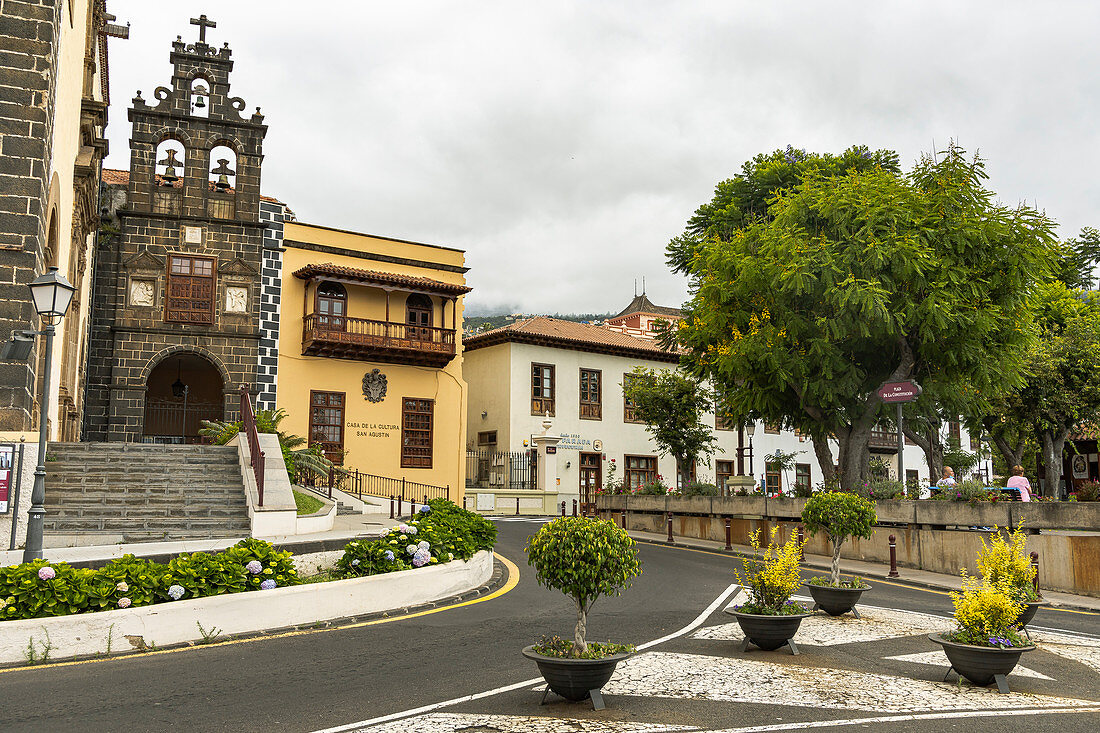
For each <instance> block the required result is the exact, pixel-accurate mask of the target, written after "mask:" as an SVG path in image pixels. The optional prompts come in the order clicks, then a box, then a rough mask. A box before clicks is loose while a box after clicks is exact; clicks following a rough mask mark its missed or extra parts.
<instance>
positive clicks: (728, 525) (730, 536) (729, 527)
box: [726, 517, 733, 552]
mask: <svg viewBox="0 0 1100 733" xmlns="http://www.w3.org/2000/svg"><path fill="white" fill-rule="evenodd" d="M732 526H733V520H732V519H730V518H729V517H726V552H729V551H730V550H732V549H733V529H732Z"/></svg>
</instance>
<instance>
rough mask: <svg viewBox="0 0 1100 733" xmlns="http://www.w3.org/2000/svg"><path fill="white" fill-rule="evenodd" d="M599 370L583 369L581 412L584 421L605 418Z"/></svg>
mask: <svg viewBox="0 0 1100 733" xmlns="http://www.w3.org/2000/svg"><path fill="white" fill-rule="evenodd" d="M600 381H601V373H600V370H599V369H581V411H580V416H581V418H582V419H584V420H600V419H602V418H603V405H602V403H601V401H600V400H601V398H602V387H601V384H600Z"/></svg>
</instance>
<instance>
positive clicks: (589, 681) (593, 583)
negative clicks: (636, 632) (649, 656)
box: [523, 517, 641, 710]
mask: <svg viewBox="0 0 1100 733" xmlns="http://www.w3.org/2000/svg"><path fill="white" fill-rule="evenodd" d="M526 550H527V563H528V564H529V565H531V566H533V567H534V568H535V578H536V579H537V580H538V582H539V584H540V585H544V586H546V587H547V588H550V589H555V590H560V591H561V592H562V593H564V594H565V595H566V596H568V597H569V598H570V599H572V601H573V603H574V605H575V606H576V608H577V623H576V626H575V627H574V629H573V639H572V641H566V640H562V639H558V638H556V637H555V638H551V639H546V638H544V639H543V640H542V641H541V642H539V643H538V644H532V645H531V646H529V647H526V648H525V649H524V650H523V656H525V657H527V658H528V659H532V660H534V661H535V663H536V664H537V665H538V668H539V672H540V673H542V676H543V678H545V680H546V685H547V687H546V692H544V693H543V696H542V699H543V701H544V702H545V700H546V695H547V693H549V692H550V691H553V692H555V693H557V694H558V695H560V696H561V697H564V698H565V699H566V700H569V701H571V702H577V701H580V700H584V699H585V698H588V697H591V698H592V706H593V707H594V708H595V709H596V710H600V709H602V708H603V707H604V705H603V698H602V696H601V695H600V690H601V689H602V688H603V686H604V685H605V684H607V681H608V680H610V679H611V675H612V674H614V673H615V667H616V666H617V665H618V663H619V662H621V661H622V660H624V659H626V658H627V657H629V656H630V655H631V654H632V653H633V652H634V647H632V646H628V645H623V644H612V643H611V642H608V643H606V644H599V643H589V642H588V640H587V638H586V636H587V630H588V614H589V612H590V611H591V610H592V604H593V603H595V602H596V599H598V598H599V597H600V596H617V595H619V593H620V592H621V591H622V590H623V589H624V588H626V587H629V585H630V582H631V580H632V579H633V578H635V577H637V576H638V575H640V574H641V570H640V569H639V566H638V548H637V546H636V545H635V543H634V540H632V539H631V538H630V536H629V535H627V533H626V530H624V529H622V528H620V527H617V526H615V523H614V522H605V521H601V520H598V519H586V518H584V517H560V518H558V519H555V520H554V521H553V522H549V523H547V524H544V525H543V526H542V529H540V530H539V531H538V533H537V534H536V535H535V536H534V537H532V538H530V539H529V540H528V541H527V547H526Z"/></svg>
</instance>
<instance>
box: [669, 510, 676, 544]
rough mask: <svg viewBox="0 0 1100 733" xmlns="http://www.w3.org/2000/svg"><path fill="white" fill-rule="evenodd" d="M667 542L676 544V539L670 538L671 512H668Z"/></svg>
mask: <svg viewBox="0 0 1100 733" xmlns="http://www.w3.org/2000/svg"><path fill="white" fill-rule="evenodd" d="M668 543H669V544H670V545H673V544H676V540H674V539H672V512H669V513H668Z"/></svg>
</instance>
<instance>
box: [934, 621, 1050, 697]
mask: <svg viewBox="0 0 1100 733" xmlns="http://www.w3.org/2000/svg"><path fill="white" fill-rule="evenodd" d="M928 638H929V639H931V640H932V641H934V642H936V643H937V644H939V645H940V646H942V647H943V652H944V654H946V655H947V660H948V661H949V662H951V668H952V669H954V670H955V672H957V673H958V674H959V675H961V676H963V677H965V678H966V679H968V680H970V681H971V682H973V683H974V684H975V685H978V686H979V687H987V686H988V685H991V684H993V682H996V683H997V688H998V689H999V690H1000V691H1001V692H1008V691H1009V690H1008V683H1007V682H1006V681H1005V677H1007V676H1008V673H1009V672H1011V671H1012V670H1013V669H1015V668H1016V664H1017V663H1018V662H1019V661H1020V656H1021V655H1022V654H1023V653H1024V652H1030V651H1034V650H1035V647H1034V646H1022V647H1019V648H1017V649H997V648H995V647H987V646H971V645H970V644H958V643H956V642H954V641H948V640H947V639H945V638H943V637H942V636H940V635H939V634H929V635H928ZM948 674H950V671H948Z"/></svg>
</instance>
